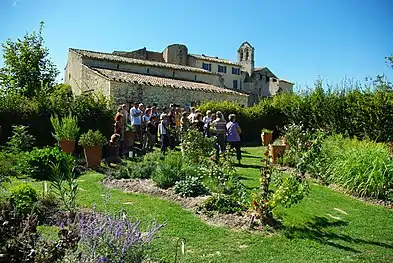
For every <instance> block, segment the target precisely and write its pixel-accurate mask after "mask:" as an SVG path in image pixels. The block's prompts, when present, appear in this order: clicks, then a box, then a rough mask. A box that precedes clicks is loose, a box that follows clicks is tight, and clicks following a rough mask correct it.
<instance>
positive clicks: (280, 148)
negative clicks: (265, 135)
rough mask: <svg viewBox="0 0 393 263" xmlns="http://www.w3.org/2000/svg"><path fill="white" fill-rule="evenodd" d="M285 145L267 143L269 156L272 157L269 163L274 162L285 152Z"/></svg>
mask: <svg viewBox="0 0 393 263" xmlns="http://www.w3.org/2000/svg"><path fill="white" fill-rule="evenodd" d="M285 149H286V145H273V144H270V145H269V150H270V156H271V157H272V159H271V163H272V164H276V163H277V159H278V157H280V156H282V155H283V154H284V152H285Z"/></svg>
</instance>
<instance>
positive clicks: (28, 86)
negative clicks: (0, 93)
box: [0, 22, 59, 97]
mask: <svg viewBox="0 0 393 263" xmlns="http://www.w3.org/2000/svg"><path fill="white" fill-rule="evenodd" d="M43 28H44V22H41V23H40V30H39V32H38V34H37V33H36V32H34V31H33V33H31V34H26V35H25V36H24V38H23V39H22V40H21V39H17V40H16V41H15V42H14V41H12V40H11V39H8V40H7V42H5V43H4V44H2V48H3V58H4V67H3V68H1V69H0V87H2V88H3V89H4V90H5V91H18V92H21V93H22V94H23V95H25V96H27V97H33V96H34V95H36V90H37V89H39V88H40V87H43V86H45V87H53V85H54V83H55V78H56V76H57V75H58V74H59V71H58V70H57V68H56V66H55V64H54V63H53V61H52V60H50V58H49V57H48V55H49V52H48V49H47V48H46V47H45V46H44V39H43V36H42V32H43Z"/></svg>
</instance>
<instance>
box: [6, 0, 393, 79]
mask: <svg viewBox="0 0 393 263" xmlns="http://www.w3.org/2000/svg"><path fill="white" fill-rule="evenodd" d="M391 10H393V0H374V1H372V0H285V1H284V0H281V1H280V0H275V1H274V0H259V1H257V0H255V1H254V0H243V1H234V0H226V1H224V0H207V1H205V0H183V1H180V0H178V1H174V0H149V1H146V0H144V1H135V0H128V1H127V0H123V1H121V0H111V1H107V0H105V1H104V0H96V1H90V0H79V1H76V0H68V1H60V0H0V25H1V26H0V42H5V41H6V40H7V39H8V38H12V39H16V38H18V37H22V36H23V35H24V34H25V33H26V32H31V31H33V30H37V29H38V27H39V22H40V21H44V22H45V31H44V37H45V41H46V45H47V46H48V48H49V49H50V53H51V57H52V58H53V60H54V61H55V62H56V64H57V65H58V67H59V69H60V71H61V74H63V69H64V66H65V64H66V59H67V50H68V48H70V47H74V48H81V49H90V50H96V51H104V52H112V51H113V50H134V49H138V48H143V47H147V48H148V49H150V50H155V51H162V50H163V49H164V48H165V47H166V46H167V45H168V44H172V43H183V44H186V45H187V47H188V49H189V52H191V53H200V54H202V53H203V54H206V55H211V56H218V57H222V58H226V59H230V60H236V50H237V48H238V47H239V45H240V44H241V43H242V42H243V41H248V42H249V43H251V44H252V45H253V46H254V47H255V66H256V67H262V66H268V67H269V68H270V69H271V70H272V71H273V72H274V73H275V74H276V75H277V76H278V77H281V78H284V79H287V80H290V81H293V82H295V83H297V84H300V85H301V86H304V85H307V84H308V85H312V84H313V83H314V81H315V80H316V79H317V78H318V76H320V77H321V78H322V79H325V80H327V81H328V82H329V83H331V84H334V83H339V82H340V81H341V80H342V79H343V78H350V79H355V80H363V79H364V78H365V77H368V76H375V75H376V74H383V73H385V74H386V75H387V76H388V77H389V78H390V79H391V80H392V79H393V69H390V68H389V67H388V66H387V65H386V63H385V60H384V57H385V56H387V55H389V54H391V53H393V17H392V16H391V15H392V13H391ZM1 63H2V61H0V64H1Z"/></svg>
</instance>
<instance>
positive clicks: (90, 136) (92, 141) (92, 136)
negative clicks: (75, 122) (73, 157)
mask: <svg viewBox="0 0 393 263" xmlns="http://www.w3.org/2000/svg"><path fill="white" fill-rule="evenodd" d="M107 143H108V141H107V139H106V138H105V137H104V135H102V133H101V132H100V131H92V130H89V131H88V132H86V133H84V134H82V135H81V137H80V138H79V145H82V146H84V147H91V146H97V145H99V146H102V145H105V144H107Z"/></svg>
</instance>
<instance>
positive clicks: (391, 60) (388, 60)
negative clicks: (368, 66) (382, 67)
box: [386, 55, 393, 68]
mask: <svg viewBox="0 0 393 263" xmlns="http://www.w3.org/2000/svg"><path fill="white" fill-rule="evenodd" d="M386 63H388V64H389V65H390V67H392V68H393V55H391V56H390V57H386Z"/></svg>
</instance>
